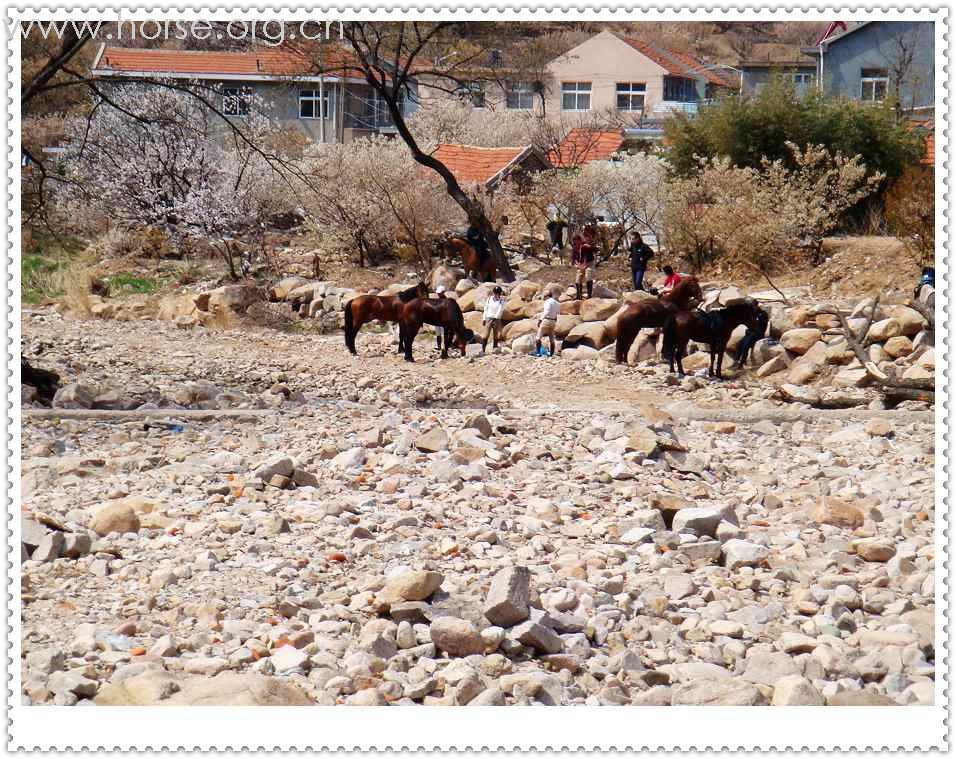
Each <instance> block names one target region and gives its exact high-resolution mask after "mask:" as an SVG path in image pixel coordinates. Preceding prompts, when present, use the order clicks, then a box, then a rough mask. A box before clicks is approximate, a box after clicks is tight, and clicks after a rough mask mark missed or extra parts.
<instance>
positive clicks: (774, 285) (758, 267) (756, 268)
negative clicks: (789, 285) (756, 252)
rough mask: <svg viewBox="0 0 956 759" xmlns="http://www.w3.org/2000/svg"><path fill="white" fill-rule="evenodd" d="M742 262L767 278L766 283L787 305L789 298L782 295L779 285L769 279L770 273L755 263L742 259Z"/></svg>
mask: <svg viewBox="0 0 956 759" xmlns="http://www.w3.org/2000/svg"><path fill="white" fill-rule="evenodd" d="M744 263H745V264H746V265H747V266H749V267H750V268H751V269H754V270H755V271H757V272H758V273H760V274H761V276H763V278H764V279H765V280H767V284H769V285H770V286H771V287H772V288H773V289H774V290H776V291H777V292H778V293H780V297H781V298H782V299H783V302H784V303H786V304H787V305H788V306H789V305H790V299H789V298H787V296H786V295H784V293H783V290H781V289H780V288H779V287H777V285H776V284H774V281H773V280H772V279H770V275H769V274H767V271H766V270H765V269H764V268H763V267H762V266H757V264H755V263H752V262H750V261H744Z"/></svg>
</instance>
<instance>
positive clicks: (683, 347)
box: [674, 340, 687, 377]
mask: <svg viewBox="0 0 956 759" xmlns="http://www.w3.org/2000/svg"><path fill="white" fill-rule="evenodd" d="M686 351H687V341H686V340H678V341H677V345H676V346H674V352H675V353H676V354H677V374H678V375H680V376H681V377H684V376H686V375H685V374H684V353H685V352H686Z"/></svg>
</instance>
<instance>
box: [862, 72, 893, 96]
mask: <svg viewBox="0 0 956 759" xmlns="http://www.w3.org/2000/svg"><path fill="white" fill-rule="evenodd" d="M889 81H890V80H889V76H888V75H887V72H886V69H861V70H860V100H865V101H868V102H871V103H879V102H881V101H883V100H885V99H886V88H887V85H888V84H889Z"/></svg>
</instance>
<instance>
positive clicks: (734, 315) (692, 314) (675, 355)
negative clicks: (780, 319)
mask: <svg viewBox="0 0 956 759" xmlns="http://www.w3.org/2000/svg"><path fill="white" fill-rule="evenodd" d="M766 317H767V314H766V313H765V312H764V311H763V310H762V309H761V308H760V307H759V306H758V305H757V304H756V302H755V301H753V300H751V299H749V298H748V299H747V300H745V301H744V302H743V303H738V304H736V305H733V306H727V307H726V308H720V309H717V310H716V311H678V312H676V313H672V314H671V315H670V316H668V317H667V322H666V323H665V324H664V345H663V348H662V350H661V353H662V354H663V355H664V357H665V358H666V359H667V360H668V361H669V362H670V370H671V371H672V372H673V371H674V362H675V361H676V362H677V373H678V374H680V375H681V376H682V377H683V376H684V367H683V365H682V364H681V361H682V360H683V358H684V353H685V351H686V350H687V343H688V342H689V341H690V340H696V341H697V342H700V343H706V344H707V345H708V346H709V347H710V366H709V367H708V368H707V374H708V375H709V376H711V377H717V379H721V376H720V370H721V367H722V366H723V363H724V351H726V350H727V342H728V341H729V340H730V335H731V334H732V333H733V331H734V330H735V329H737V327H739V326H740V325H741V324H746V325H747V329H748V330H752V331H753V332H757V331H759V330H763V329H765V328H766V326H767V318H766ZM715 366H716V372H715V371H714V370H715Z"/></svg>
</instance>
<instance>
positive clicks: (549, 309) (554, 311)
mask: <svg viewBox="0 0 956 759" xmlns="http://www.w3.org/2000/svg"><path fill="white" fill-rule="evenodd" d="M560 313H561V304H560V303H559V302H558V299H557V297H556V296H555V292H554V291H553V290H552V291H551V292H549V293H548V297H547V299H545V301H544V307H543V308H542V309H541V318H540V319H539V320H538V338H537V340H536V342H535V348H534V353H535V355H536V356H543V355H548V356H553V355H554V329H555V327H557V326H558V315H559V314H560ZM545 337H547V338H548V340H549V341H550V342H551V352H550V353H548V354H545V353H544V352H543V349H542V347H541V340H542V339H543V338H545Z"/></svg>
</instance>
